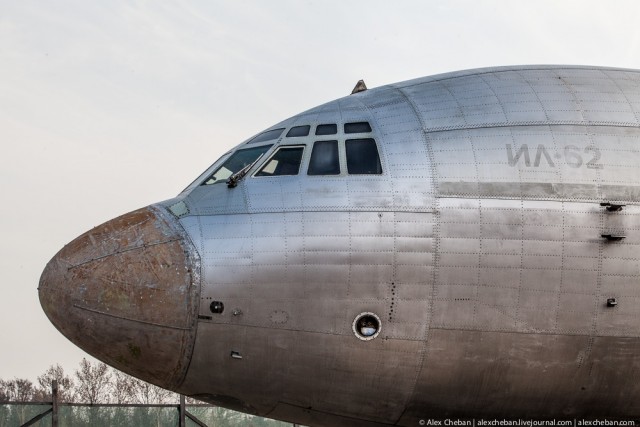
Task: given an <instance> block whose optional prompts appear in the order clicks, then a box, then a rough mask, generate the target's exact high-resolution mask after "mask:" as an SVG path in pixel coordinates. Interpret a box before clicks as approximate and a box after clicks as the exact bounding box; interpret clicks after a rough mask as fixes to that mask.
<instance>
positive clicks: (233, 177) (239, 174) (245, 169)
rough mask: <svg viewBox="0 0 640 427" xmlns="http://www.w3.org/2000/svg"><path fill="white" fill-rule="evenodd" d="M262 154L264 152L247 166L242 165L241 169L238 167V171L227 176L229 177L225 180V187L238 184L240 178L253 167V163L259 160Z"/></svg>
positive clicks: (233, 186)
mask: <svg viewBox="0 0 640 427" xmlns="http://www.w3.org/2000/svg"><path fill="white" fill-rule="evenodd" d="M262 156H264V153H262V154H260V155H259V156H258V158H257V159H255V160H254V161H253V162H251V163H250V164H248V165H247V166H245V167H243V168H242V169H240V170H239V171H238V172H236V173H234V174H233V175H231V176H230V177H229V179H228V180H227V187H229V188H235V186H236V185H238V182H239V181H240V180H241V179H242V178H244V176H245V175H246V174H247V172H249V169H251V168H252V167H253V165H255V164H256V163H258V160H260V159H261V158H262Z"/></svg>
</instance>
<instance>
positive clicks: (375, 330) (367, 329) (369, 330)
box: [352, 312, 381, 341]
mask: <svg viewBox="0 0 640 427" xmlns="http://www.w3.org/2000/svg"><path fill="white" fill-rule="evenodd" d="M352 326H353V332H354V333H355V334H356V337H357V338H359V339H361V340H363V341H369V340H372V339H374V338H375V337H377V336H378V334H379V333H380V329H381V323H380V318H379V317H378V316H377V315H376V314H375V313H366V312H365V313H360V314H358V315H357V316H356V318H355V320H354V321H353V325H352Z"/></svg>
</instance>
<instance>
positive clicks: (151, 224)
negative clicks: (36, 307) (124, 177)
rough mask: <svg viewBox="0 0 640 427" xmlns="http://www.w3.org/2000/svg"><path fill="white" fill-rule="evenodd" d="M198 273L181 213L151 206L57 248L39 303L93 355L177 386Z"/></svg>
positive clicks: (189, 339) (189, 344)
mask: <svg viewBox="0 0 640 427" xmlns="http://www.w3.org/2000/svg"><path fill="white" fill-rule="evenodd" d="M197 272H198V255H197V252H196V251H195V248H193V246H192V245H191V244H190V243H189V240H188V239H187V238H186V237H185V234H184V231H183V230H182V228H181V227H180V225H179V224H178V223H177V221H176V220H175V218H173V217H172V216H171V215H170V214H168V213H166V212H165V211H164V210H163V209H162V208H155V207H147V208H143V209H139V210H137V211H134V212H131V213H128V214H125V215H123V216H121V217H118V218H116V219H113V220H111V221H108V222H106V223H104V224H102V225H100V226H98V227H96V228H94V229H93V230H91V231H89V232H87V233H85V234H83V235H81V236H80V237H78V238H77V239H75V240H74V241H73V242H71V243H69V244H68V245H67V246H65V247H64V248H63V249H62V250H61V251H60V252H58V253H57V254H56V256H54V257H53V259H52V260H51V261H49V264H47V266H46V268H45V270H44V272H43V273H42V277H41V278H40V286H39V288H38V291H39V295H40V304H41V305H42V308H43V309H44V311H45V313H46V314H47V316H48V317H49V320H51V322H52V323H53V324H54V325H55V327H56V328H58V330H59V331H60V332H62V333H63V334H64V335H65V336H66V337H67V338H68V339H69V340H71V341H72V342H73V343H75V344H76V345H78V346H79V347H80V348H82V349H83V350H85V351H86V352H87V353H89V354H91V355H93V356H94V357H96V358H98V359H100V360H103V361H104V362H106V363H108V364H110V365H112V366H114V367H116V368H118V369H120V370H122V371H124V372H127V373H129V374H131V375H133V376H136V377H138V378H141V379H144V380H146V381H149V382H151V383H154V384H157V385H159V386H161V387H164V388H168V389H175V388H176V387H178V386H179V385H180V383H181V382H182V380H183V378H184V376H185V373H186V370H187V367H188V365H189V359H190V357H191V350H192V348H193V342H194V339H195V324H196V321H197V319H196V317H197V311H196V310H197V298H198V290H199V283H198V274H197Z"/></svg>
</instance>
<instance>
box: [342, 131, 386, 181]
mask: <svg viewBox="0 0 640 427" xmlns="http://www.w3.org/2000/svg"><path fill="white" fill-rule="evenodd" d="M345 148H346V152H347V171H348V172H349V173H350V174H381V173H382V166H381V165H380V156H379V155H378V147H376V142H375V141H374V140H373V139H372V138H364V139H347V140H346V141H345Z"/></svg>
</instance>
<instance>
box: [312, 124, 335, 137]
mask: <svg viewBox="0 0 640 427" xmlns="http://www.w3.org/2000/svg"><path fill="white" fill-rule="evenodd" d="M336 133H338V125H336V124H335V123H334V124H328V125H318V127H317V128H316V135H335V134H336Z"/></svg>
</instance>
